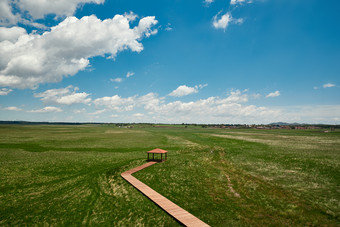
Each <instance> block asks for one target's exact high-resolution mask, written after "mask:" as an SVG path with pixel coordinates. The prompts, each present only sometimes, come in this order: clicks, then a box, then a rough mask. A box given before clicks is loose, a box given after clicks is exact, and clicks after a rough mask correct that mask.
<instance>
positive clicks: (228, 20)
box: [213, 12, 243, 30]
mask: <svg viewBox="0 0 340 227" xmlns="http://www.w3.org/2000/svg"><path fill="white" fill-rule="evenodd" d="M220 13H221V12H219V13H218V14H216V15H215V16H214V18H213V27H214V28H216V29H224V30H225V29H226V28H227V27H228V25H229V24H242V23H243V19H242V18H239V19H234V18H233V17H232V16H231V14H230V12H227V13H226V14H224V15H222V16H221V17H219V15H220Z"/></svg>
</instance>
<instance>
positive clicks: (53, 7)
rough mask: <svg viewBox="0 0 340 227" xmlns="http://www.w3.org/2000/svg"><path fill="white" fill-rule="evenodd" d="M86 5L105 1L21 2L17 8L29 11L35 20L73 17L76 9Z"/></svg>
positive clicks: (21, 0)
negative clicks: (51, 17) (52, 15)
mask: <svg viewBox="0 0 340 227" xmlns="http://www.w3.org/2000/svg"><path fill="white" fill-rule="evenodd" d="M85 3H95V4H101V3H104V0H58V1H33V0H20V1H18V2H16V4H17V6H18V7H19V8H20V9H21V10H22V11H23V12H25V11H27V12H28V13H29V14H30V15H31V16H32V17H33V18H34V19H39V18H44V16H45V15H48V14H55V15H57V16H71V15H73V14H74V13H75V11H76V9H77V8H78V7H79V6H80V5H82V4H85Z"/></svg>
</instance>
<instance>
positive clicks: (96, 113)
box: [89, 110, 106, 115]
mask: <svg viewBox="0 0 340 227" xmlns="http://www.w3.org/2000/svg"><path fill="white" fill-rule="evenodd" d="M104 112H106V110H97V111H95V112H93V113H89V115H99V114H102V113H104Z"/></svg>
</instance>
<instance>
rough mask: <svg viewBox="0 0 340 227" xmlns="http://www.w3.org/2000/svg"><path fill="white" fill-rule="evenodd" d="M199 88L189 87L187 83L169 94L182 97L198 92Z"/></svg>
mask: <svg viewBox="0 0 340 227" xmlns="http://www.w3.org/2000/svg"><path fill="white" fill-rule="evenodd" d="M197 92H198V89H197V88H195V87H188V86H186V85H181V86H179V87H178V88H176V90H173V91H172V92H171V93H170V94H169V95H170V96H174V97H181V96H185V95H190V94H193V93H197Z"/></svg>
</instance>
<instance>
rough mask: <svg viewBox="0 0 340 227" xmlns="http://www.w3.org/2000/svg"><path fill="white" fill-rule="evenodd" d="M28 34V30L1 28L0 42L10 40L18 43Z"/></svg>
mask: <svg viewBox="0 0 340 227" xmlns="http://www.w3.org/2000/svg"><path fill="white" fill-rule="evenodd" d="M25 34H26V30H25V29H24V28H21V27H16V26H14V27H11V28H6V27H0V42H2V41H4V40H8V41H10V42H12V43H13V42H16V41H17V40H18V38H19V37H20V36H22V35H25Z"/></svg>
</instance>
